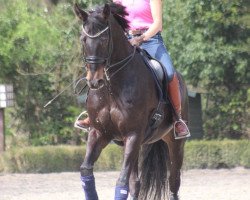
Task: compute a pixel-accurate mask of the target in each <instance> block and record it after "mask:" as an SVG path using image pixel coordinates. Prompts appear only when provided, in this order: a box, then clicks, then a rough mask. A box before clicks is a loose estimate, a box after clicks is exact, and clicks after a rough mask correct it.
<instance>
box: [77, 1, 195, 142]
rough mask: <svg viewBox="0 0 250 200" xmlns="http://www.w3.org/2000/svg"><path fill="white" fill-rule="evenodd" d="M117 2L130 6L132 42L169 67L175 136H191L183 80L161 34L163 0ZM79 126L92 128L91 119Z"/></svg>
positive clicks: (128, 8)
mask: <svg viewBox="0 0 250 200" xmlns="http://www.w3.org/2000/svg"><path fill="white" fill-rule="evenodd" d="M113 2H115V3H120V4H122V5H123V6H125V7H126V9H127V12H128V16H127V17H126V18H127V20H128V21H129V23H130V30H128V38H129V41H130V43H131V44H132V45H136V46H140V47H141V48H142V49H145V50H146V51H147V52H148V53H149V54H150V55H151V56H152V57H153V58H155V59H157V60H159V61H160V62H161V63H162V64H163V65H164V66H165V68H166V70H167V74H168V81H169V83H168V87H167V93H168V96H169V98H170V101H171V103H172V105H173V107H174V109H175V115H174V116H175V117H174V122H175V123H174V128H175V129H174V130H175V138H176V139H180V138H185V137H188V136H189V135H190V133H189V130H188V127H187V125H186V124H185V122H184V121H183V120H182V117H181V95H180V91H179V80H178V77H177V73H176V71H175V69H174V67H173V64H172V61H171V58H170V56H169V54H168V51H167V49H166V47H165V45H164V43H163V39H162V37H161V31H162V7H163V5H162V0H113ZM75 125H76V127H78V128H80V127H82V128H84V127H85V128H86V127H89V125H90V121H89V118H88V117H87V118H86V119H84V120H78V121H76V124H75Z"/></svg>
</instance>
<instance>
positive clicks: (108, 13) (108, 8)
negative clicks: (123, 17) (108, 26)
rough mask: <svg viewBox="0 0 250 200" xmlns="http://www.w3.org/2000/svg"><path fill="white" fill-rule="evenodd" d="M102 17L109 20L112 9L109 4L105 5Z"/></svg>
mask: <svg viewBox="0 0 250 200" xmlns="http://www.w3.org/2000/svg"><path fill="white" fill-rule="evenodd" d="M102 15H103V17H104V18H105V19H108V17H109V15H110V7H109V4H107V3H106V4H105V6H104V8H103V11H102Z"/></svg>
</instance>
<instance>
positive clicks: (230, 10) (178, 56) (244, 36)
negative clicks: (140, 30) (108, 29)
mask: <svg viewBox="0 0 250 200" xmlns="http://www.w3.org/2000/svg"><path fill="white" fill-rule="evenodd" d="M167 2H168V3H167V5H166V6H165V7H166V8H165V13H166V15H165V16H164V17H165V22H166V23H165V26H164V27H166V31H165V41H166V42H167V44H168V45H167V46H168V47H169V49H170V52H171V56H172V58H173V60H174V64H175V66H176V67H177V69H178V70H179V71H180V72H181V73H182V74H183V75H184V77H185V79H186V80H187V82H188V84H192V85H194V86H198V87H202V88H204V89H206V90H207V92H208V94H209V104H208V108H207V110H206V113H205V129H206V137H208V138H218V137H222V138H223V137H229V138H240V137H242V136H243V135H244V136H247V120H246V118H247V109H248V106H249V102H248V103H247V89H248V87H249V83H250V72H249V64H250V60H249V58H250V56H249V53H250V48H249V47H250V43H249V42H250V39H249V35H250V34H249V33H250V29H249V28H250V26H249V19H250V15H249V12H248V11H249V2H248V1H246V0H240V1H238V0H223V1H216V0H211V1H203V0H202V1H201V0H192V1H182V0H168V1H167Z"/></svg>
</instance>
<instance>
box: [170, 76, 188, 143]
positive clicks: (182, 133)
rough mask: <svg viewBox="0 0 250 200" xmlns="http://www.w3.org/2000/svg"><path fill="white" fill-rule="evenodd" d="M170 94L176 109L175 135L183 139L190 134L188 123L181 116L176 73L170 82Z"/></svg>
mask: <svg viewBox="0 0 250 200" xmlns="http://www.w3.org/2000/svg"><path fill="white" fill-rule="evenodd" d="M168 95H169V98H170V101H171V104H172V106H173V109H174V135H175V139H182V138H186V137H189V136H190V132H189V130H188V127H187V125H186V123H185V122H184V121H183V120H182V117H181V94H180V87H179V80H178V77H177V74H176V73H175V74H174V76H173V78H172V80H171V81H170V82H169V84H168Z"/></svg>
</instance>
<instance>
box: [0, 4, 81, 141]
mask: <svg viewBox="0 0 250 200" xmlns="http://www.w3.org/2000/svg"><path fill="white" fill-rule="evenodd" d="M0 11H1V12H0V19H1V23H0V66H1V70H0V81H1V82H3V81H4V82H7V83H8V82H9V83H13V84H14V90H15V96H16V102H17V105H16V109H15V112H14V113H13V120H12V122H15V125H17V127H18V132H19V133H20V132H23V133H26V134H28V135H29V137H30V139H31V141H34V142H35V141H36V142H38V144H40V143H44V144H46V143H53V142H59V143H60V142H67V139H69V138H71V137H72V135H73V134H74V131H73V129H72V130H71V131H69V129H66V128H65V127H67V126H71V127H72V121H73V119H74V117H75V115H76V113H75V112H77V111H76V110H77V109H75V108H74V107H75V106H76V105H77V104H76V100H75V98H74V97H73V95H72V93H71V92H70V91H66V92H65V93H64V94H62V95H61V97H60V98H59V99H58V100H57V101H56V102H54V104H53V105H52V106H50V107H48V108H47V109H44V108H43V106H44V104H45V103H46V102H47V101H48V100H50V99H51V98H52V97H53V96H54V95H55V94H57V93H59V92H60V91H61V90H62V89H63V88H64V87H66V86H67V85H68V84H69V83H71V82H72V81H73V80H74V79H75V78H76V75H77V73H78V72H79V71H80V70H79V67H78V66H81V64H80V62H81V60H80V54H79V49H80V46H79V42H78V32H79V30H78V23H77V21H76V18H75V16H74V14H73V11H72V5H70V4H68V3H62V4H58V6H57V7H55V8H53V11H50V12H48V10H47V9H46V7H44V6H42V5H40V4H39V3H38V4H33V1H30V0H25V1H18V0H10V1H3V0H1V9H0ZM79 111H80V110H79Z"/></svg>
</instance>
